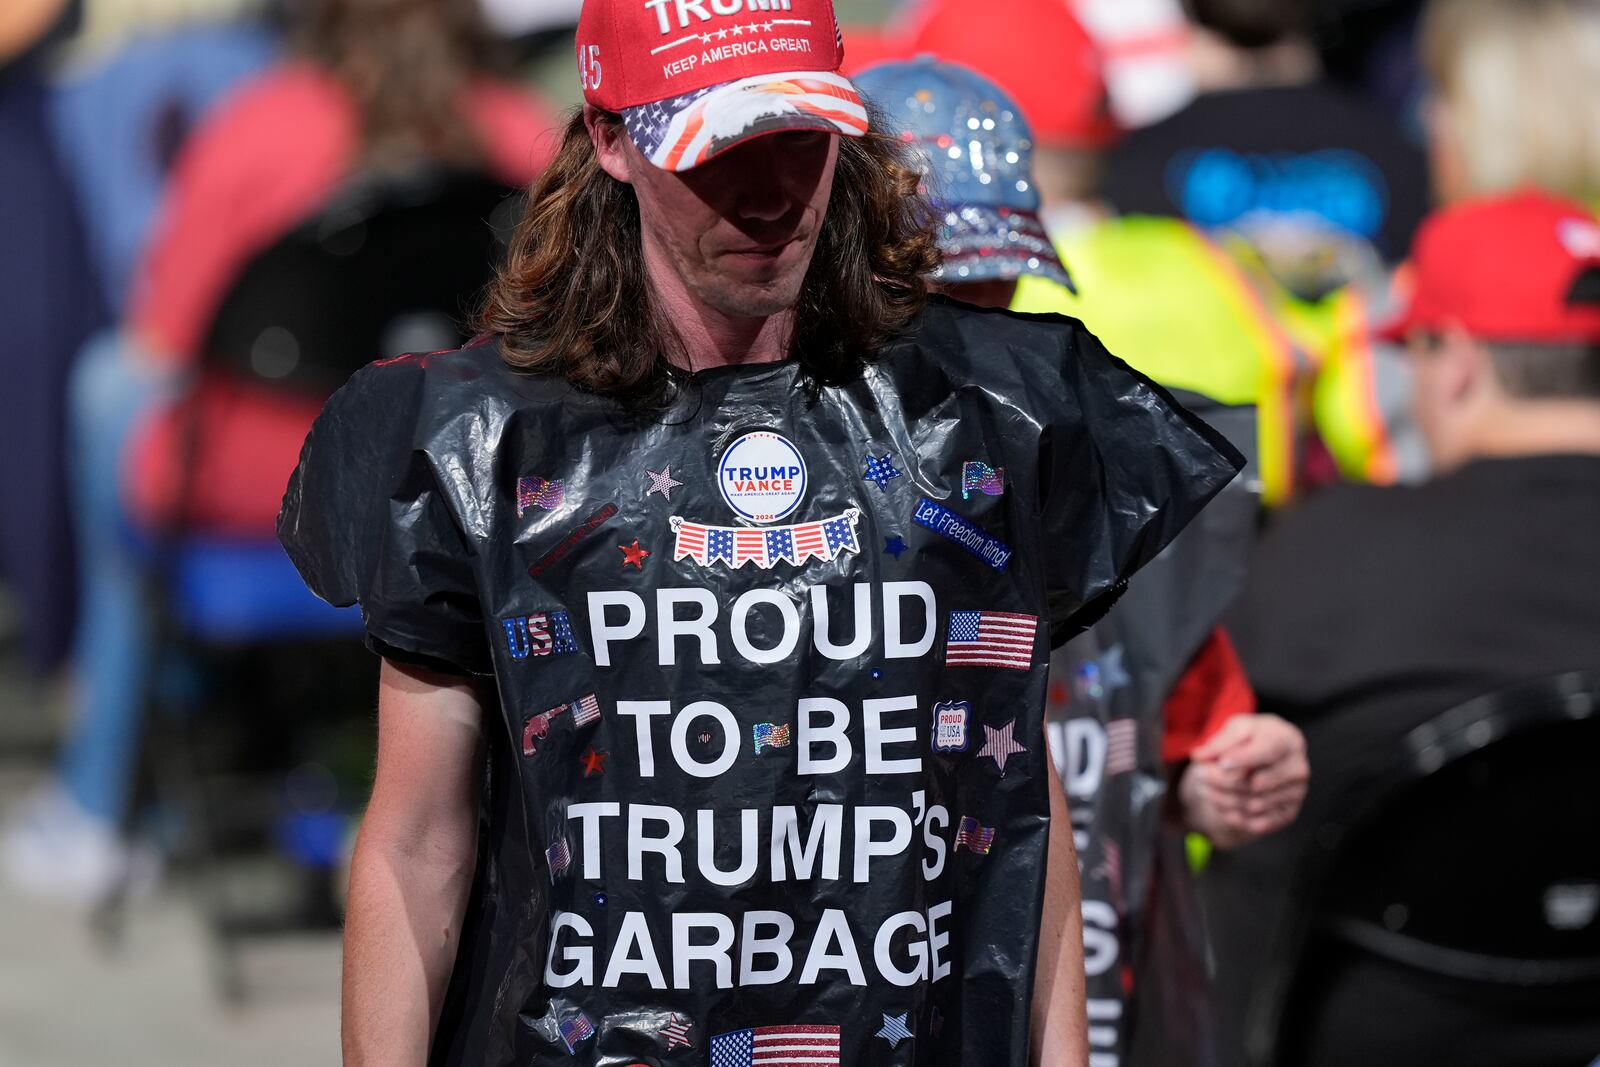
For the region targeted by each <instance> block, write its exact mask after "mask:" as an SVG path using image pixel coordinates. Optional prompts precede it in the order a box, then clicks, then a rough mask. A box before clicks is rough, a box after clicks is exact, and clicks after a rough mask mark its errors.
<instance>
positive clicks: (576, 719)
mask: <svg viewBox="0 0 1600 1067" xmlns="http://www.w3.org/2000/svg"><path fill="white" fill-rule="evenodd" d="M567 706H568V707H569V708H571V709H572V725H573V726H588V725H589V724H590V723H592V722H594V721H595V720H596V719H598V718H600V702H599V701H598V700H596V699H595V698H594V694H593V693H590V694H588V695H587V696H581V697H579V698H578V699H577V700H574V701H573V702H572V703H571V704H569V705H567Z"/></svg>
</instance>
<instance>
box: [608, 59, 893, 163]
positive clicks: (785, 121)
mask: <svg viewBox="0 0 1600 1067" xmlns="http://www.w3.org/2000/svg"><path fill="white" fill-rule="evenodd" d="M622 121H623V126H624V127H625V128H626V129H627V131H628V136H629V137H630V138H632V140H633V143H634V145H635V146H636V147H637V148H638V149H639V151H640V153H641V154H642V155H643V156H644V157H645V158H646V159H648V160H649V161H650V162H651V163H653V164H655V165H656V166H658V167H660V168H662V169H663V170H671V171H679V172H681V171H686V170H692V169H693V168H695V167H698V166H699V165H700V164H702V163H705V162H707V161H708V160H711V159H714V158H715V157H716V156H718V155H721V154H722V153H723V152H726V151H727V150H728V149H730V148H734V147H736V146H737V145H740V144H743V143H744V142H745V141H748V140H750V139H752V138H755V137H762V136H765V135H767V134H771V133H782V132H784V131H786V130H817V131H819V132H822V133H832V134H840V135H843V136H846V137H860V136H862V135H863V134H865V133H866V132H867V109H866V105H864V104H863V103H862V102H861V94H860V93H859V92H857V91H856V87H855V86H854V85H853V84H851V82H850V79H849V78H846V77H845V76H844V75H843V74H839V73H837V72H831V71H792V72H788V73H778V74H758V75H755V76H753V77H749V78H740V79H738V80H737V81H730V82H724V83H723V84H721V85H712V86H708V87H707V88H704V89H698V90H696V91H695V92H692V93H689V94H686V95H684V96H677V97H672V98H671V99H668V100H658V101H655V102H654V103H649V104H641V105H639V106H638V107H629V108H623V110H622Z"/></svg>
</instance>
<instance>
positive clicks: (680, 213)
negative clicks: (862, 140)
mask: <svg viewBox="0 0 1600 1067" xmlns="http://www.w3.org/2000/svg"><path fill="white" fill-rule="evenodd" d="M586 118H588V120H589V132H590V136H591V137H592V138H593V139H594V143H595V151H596V152H597V153H598V154H599V158H600V165H601V167H602V168H604V170H605V171H606V173H607V174H610V175H611V176H612V177H613V178H616V179H617V180H618V181H623V182H627V183H628V184H630V185H632V186H633V191H634V193H635V195H636V196H637V197H638V199H639V223H640V228H641V230H642V231H643V240H644V256H645V263H646V265H647V267H648V268H649V270H650V276H651V281H652V283H653V284H654V285H655V286H656V288H657V290H658V291H663V295H664V296H665V297H666V298H667V299H668V301H669V303H670V302H672V300H673V296H674V294H675V293H681V294H682V295H683V296H687V297H688V299H689V300H690V301H692V302H693V303H694V304H697V305H699V307H700V308H702V309H712V310H715V311H717V312H720V313H721V314H723V315H725V316H727V317H729V318H764V317H766V316H769V315H774V314H777V313H778V312H781V311H785V310H787V309H789V308H792V307H793V306H794V305H795V302H796V301H797V300H798V299H799V297H800V287H801V285H802V284H803V283H804V281H805V276H806V270H807V268H809V267H810V265H811V256H812V253H813V252H814V251H815V250H816V245H817V235H818V234H819V233H821V231H822V220H823V218H824V217H825V216H826V215H827V211H828V197H829V194H830V193H831V192H832V188H833V167H834V163H835V161H836V160H837V159H838V153H839V145H838V139H837V138H835V137H833V136H831V135H829V134H825V133H810V132H789V133H775V134H767V135H765V136H762V137H756V138H753V139H752V140H749V141H746V142H745V143H743V144H741V145H739V146H737V147H735V148H731V149H729V150H728V151H726V152H724V153H722V154H721V155H719V156H717V157H715V158H714V159H712V160H711V161H710V162H707V163H703V164H701V165H700V166H698V167H696V168H694V169H693V170H690V171H684V172H682V173H677V172H673V171H668V170H662V169H660V168H659V167H656V166H654V165H652V164H651V163H650V162H649V161H648V160H646V159H645V158H644V156H643V155H641V154H640V152H639V150H638V148H636V147H635V146H634V144H633V142H632V141H630V140H629V139H628V136H627V134H626V133H625V132H623V130H622V128H621V126H619V125H617V124H615V123H608V122H605V121H604V120H603V119H601V118H599V117H598V116H595V115H591V114H589V113H587V112H586Z"/></svg>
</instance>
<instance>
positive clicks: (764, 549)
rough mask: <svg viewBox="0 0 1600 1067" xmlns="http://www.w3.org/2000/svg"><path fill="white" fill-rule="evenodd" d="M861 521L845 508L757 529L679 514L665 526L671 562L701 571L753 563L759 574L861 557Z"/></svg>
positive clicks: (858, 512) (855, 511)
mask: <svg viewBox="0 0 1600 1067" xmlns="http://www.w3.org/2000/svg"><path fill="white" fill-rule="evenodd" d="M860 519H861V512H860V511H859V510H858V509H856V508H849V509H847V510H846V511H844V512H842V513H840V514H838V515H835V516H834V517H833V518H831V519H819V520H817V521H816V522H802V523H798V524H796V525H793V526H774V527H769V528H766V529H759V530H758V529H753V528H751V527H748V526H707V525H705V524H703V523H698V522H690V521H689V520H688V519H685V518H684V517H683V516H681V515H673V516H672V517H671V518H670V519H668V520H667V522H668V524H669V525H670V526H671V527H672V531H673V534H674V540H673V545H672V558H673V559H674V560H680V559H689V560H693V561H694V562H696V563H698V564H699V565H700V566H702V567H709V566H712V565H713V564H716V563H718V562H721V563H722V564H723V566H725V567H728V568H729V569H730V570H738V569H739V568H740V567H743V566H744V565H745V564H747V563H753V564H755V565H756V566H757V567H759V568H761V569H762V570H771V569H772V567H773V565H774V564H776V563H778V562H779V561H780V560H781V561H783V562H785V563H789V564H792V565H794V566H799V565H800V564H802V563H805V562H806V561H807V560H810V559H820V560H822V561H823V562H824V563H826V562H828V561H829V560H833V559H837V558H839V557H840V556H842V555H844V554H845V553H847V552H848V553H859V552H860V551H861V541H860V538H858V537H857V536H856V523H857V522H859V521H860Z"/></svg>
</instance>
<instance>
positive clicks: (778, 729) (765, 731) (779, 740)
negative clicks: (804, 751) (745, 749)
mask: <svg viewBox="0 0 1600 1067" xmlns="http://www.w3.org/2000/svg"><path fill="white" fill-rule="evenodd" d="M750 732H751V734H752V735H754V740H755V745H756V754H757V755H760V754H761V749H762V748H763V747H765V748H788V747H789V724H788V723H770V722H758V723H756V724H755V725H754V726H752V727H751V728H750Z"/></svg>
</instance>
